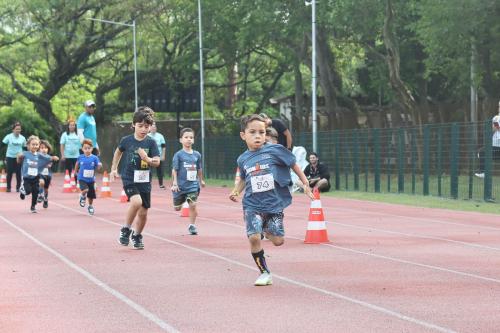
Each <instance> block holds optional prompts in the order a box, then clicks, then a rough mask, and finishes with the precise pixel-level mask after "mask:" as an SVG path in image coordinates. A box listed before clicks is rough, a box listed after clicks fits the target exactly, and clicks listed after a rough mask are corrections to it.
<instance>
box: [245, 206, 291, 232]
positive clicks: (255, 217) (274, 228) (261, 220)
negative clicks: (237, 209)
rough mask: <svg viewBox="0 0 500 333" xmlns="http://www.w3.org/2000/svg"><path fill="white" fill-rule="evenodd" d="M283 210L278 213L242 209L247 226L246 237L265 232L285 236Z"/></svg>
mask: <svg viewBox="0 0 500 333" xmlns="http://www.w3.org/2000/svg"><path fill="white" fill-rule="evenodd" d="M284 217H285V215H284V214H283V212H279V213H258V212H254V211H250V210H246V211H244V218H245V223H246V226H247V237H250V236H251V235H253V234H261V233H262V232H267V233H269V234H271V235H274V236H278V237H283V236H285V228H284V227H283V218H284Z"/></svg>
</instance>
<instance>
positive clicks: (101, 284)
mask: <svg viewBox="0 0 500 333" xmlns="http://www.w3.org/2000/svg"><path fill="white" fill-rule="evenodd" d="M0 219H2V220H3V221H4V222H5V223H6V224H8V225H9V226H11V227H12V228H13V229H15V230H17V231H18V232H19V233H21V234H22V235H23V236H25V237H26V238H28V239H30V240H31V241H32V242H34V243H35V244H37V245H38V246H40V247H41V248H43V249H44V250H45V251H47V252H49V253H50V254H52V255H53V256H55V257H56V258H57V259H59V260H61V261H62V262H63V263H65V264H66V265H67V266H69V267H70V268H72V269H74V270H75V271H77V272H78V273H80V274H81V275H83V276H84V277H85V278H87V280H89V281H90V282H92V283H94V284H95V285H97V286H98V287H100V288H102V289H104V290H105V291H106V292H108V293H110V294H111V295H112V296H114V297H115V298H116V299H118V300H120V301H122V302H123V303H125V304H127V305H128V306H129V307H131V308H132V309H134V310H135V311H137V312H138V313H139V314H141V315H142V316H143V317H145V318H146V319H149V320H150V321H152V322H153V323H155V324H156V325H158V326H159V327H160V328H161V329H163V330H164V331H165V332H172V333H177V332H179V331H178V330H176V329H175V328H174V327H173V326H172V325H170V324H168V323H166V322H165V321H163V320H161V319H160V318H158V317H157V316H156V315H155V314H153V313H151V312H149V311H148V310H147V309H145V308H144V307H142V306H141V305H139V304H137V303H135V302H134V301H132V300H131V299H130V298H128V297H127V296H125V295H123V294H122V293H120V292H119V291H117V290H115V289H113V288H111V287H110V286H108V285H107V284H106V283H104V282H102V281H101V280H99V279H98V278H96V277H95V276H94V275H92V274H90V273H89V272H88V271H86V270H85V269H83V268H81V267H80V266H78V265H77V264H75V263H74V262H72V261H71V260H69V259H68V258H66V257H65V256H64V255H62V254H61V253H59V252H57V251H56V250H54V249H52V248H51V247H49V246H48V245H46V244H45V243H43V242H42V241H40V240H38V239H37V238H35V237H34V236H33V235H31V234H30V233H28V232H27V231H25V230H24V229H22V228H21V227H19V226H17V225H16V224H15V223H14V222H11V221H10V220H8V219H7V218H5V217H4V216H2V215H0Z"/></svg>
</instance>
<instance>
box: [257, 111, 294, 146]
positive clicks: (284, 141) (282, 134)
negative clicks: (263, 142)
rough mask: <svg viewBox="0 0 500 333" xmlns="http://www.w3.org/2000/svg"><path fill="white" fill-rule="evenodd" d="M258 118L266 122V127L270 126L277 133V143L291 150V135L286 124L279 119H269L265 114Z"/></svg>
mask: <svg viewBox="0 0 500 333" xmlns="http://www.w3.org/2000/svg"><path fill="white" fill-rule="evenodd" d="M260 116H261V117H262V118H264V120H265V121H266V126H272V127H273V128H274V129H275V130H276V131H277V132H278V143H279V144H280V145H282V146H284V147H286V148H287V149H288V150H292V133H291V132H290V130H289V129H288V127H287V126H286V124H285V123H284V122H283V121H282V120H280V119H271V118H270V117H269V116H268V115H267V114H265V113H261V114H260Z"/></svg>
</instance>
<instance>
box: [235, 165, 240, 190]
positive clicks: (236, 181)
mask: <svg viewBox="0 0 500 333" xmlns="http://www.w3.org/2000/svg"><path fill="white" fill-rule="evenodd" d="M240 180H241V176H240V167H237V168H236V174H235V175H234V185H235V186H236V184H238V183H239V182H240Z"/></svg>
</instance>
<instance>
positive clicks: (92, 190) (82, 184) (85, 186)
mask: <svg viewBox="0 0 500 333" xmlns="http://www.w3.org/2000/svg"><path fill="white" fill-rule="evenodd" d="M78 185H79V187H80V191H85V190H87V189H88V191H87V198H89V199H95V198H97V196H96V194H95V183H94V182H92V183H87V182H86V181H83V180H79V181H78Z"/></svg>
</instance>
